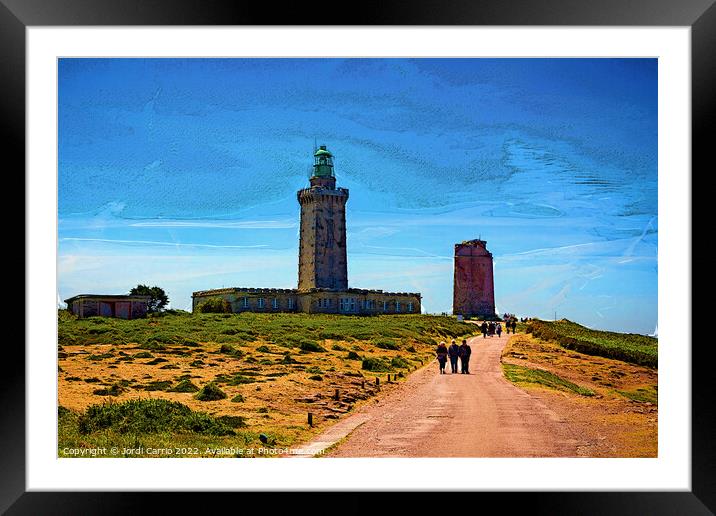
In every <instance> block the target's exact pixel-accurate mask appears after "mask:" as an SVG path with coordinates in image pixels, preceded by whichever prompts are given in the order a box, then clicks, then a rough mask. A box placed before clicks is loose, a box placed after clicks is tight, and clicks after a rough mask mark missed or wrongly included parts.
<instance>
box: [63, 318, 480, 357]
mask: <svg viewBox="0 0 716 516" xmlns="http://www.w3.org/2000/svg"><path fill="white" fill-rule="evenodd" d="M474 330H475V328H474V326H473V325H470V324H467V323H462V322H457V321H456V320H455V319H454V318H451V317H439V316H431V315H379V316H375V317H350V316H343V315H328V314H286V313H279V314H257V313H243V314H190V313H187V312H174V313H170V314H164V315H162V316H159V317H148V318H146V319H135V320H131V321H128V320H123V319H112V318H106V317H90V318H87V319H77V318H76V317H75V316H73V315H71V314H70V313H68V312H67V311H66V310H60V311H59V322H58V341H59V344H60V345H61V346H63V345H87V344H113V345H121V344H130V343H136V344H140V345H144V346H146V347H152V346H153V345H154V346H162V345H165V344H176V345H182V344H184V345H187V344H188V345H191V344H192V343H198V342H215V343H219V344H222V343H230V344H237V343H251V342H256V341H263V342H272V343H275V344H277V345H278V346H282V347H286V348H291V347H293V346H294V345H297V344H298V345H300V344H301V343H302V342H303V343H313V344H320V342H321V341H325V340H327V339H330V340H339V341H352V340H356V341H370V340H374V341H377V340H383V341H386V340H387V341H395V342H400V341H403V342H414V343H423V344H434V343H435V341H436V340H439V339H449V338H455V337H459V336H461V335H467V334H470V333H474ZM306 345H310V344H306Z"/></svg>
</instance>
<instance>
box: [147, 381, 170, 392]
mask: <svg viewBox="0 0 716 516" xmlns="http://www.w3.org/2000/svg"><path fill="white" fill-rule="evenodd" d="M171 386H172V382H168V381H156V382H149V383H148V384H147V385H145V386H144V390H145V391H166V390H167V389H169V388H170V387H171Z"/></svg>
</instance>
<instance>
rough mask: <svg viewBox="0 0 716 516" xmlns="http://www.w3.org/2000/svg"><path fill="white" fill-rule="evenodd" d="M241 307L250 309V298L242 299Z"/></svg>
mask: <svg viewBox="0 0 716 516" xmlns="http://www.w3.org/2000/svg"><path fill="white" fill-rule="evenodd" d="M241 306H242V307H244V308H248V307H249V298H248V297H245V298H243V299H242V301H241Z"/></svg>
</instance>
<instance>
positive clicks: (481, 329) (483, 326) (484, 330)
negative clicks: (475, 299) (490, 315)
mask: <svg viewBox="0 0 716 516" xmlns="http://www.w3.org/2000/svg"><path fill="white" fill-rule="evenodd" d="M480 331H482V338H483V339H484V338H485V337H487V323H486V322H485V321H482V324H481V325H480Z"/></svg>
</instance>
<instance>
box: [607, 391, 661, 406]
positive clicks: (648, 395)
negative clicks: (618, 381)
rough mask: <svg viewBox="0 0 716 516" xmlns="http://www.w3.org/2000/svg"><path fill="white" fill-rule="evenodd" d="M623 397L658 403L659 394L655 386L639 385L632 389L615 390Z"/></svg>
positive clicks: (641, 401) (640, 401)
mask: <svg viewBox="0 0 716 516" xmlns="http://www.w3.org/2000/svg"><path fill="white" fill-rule="evenodd" d="M617 392H618V393H619V394H621V395H622V396H624V397H625V398H629V399H630V400H632V401H638V402H639V403H653V404H654V405H657V404H658V403H659V396H658V393H657V390H656V388H654V387H640V388H638V389H636V390H634V391H619V390H618V391H617Z"/></svg>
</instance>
